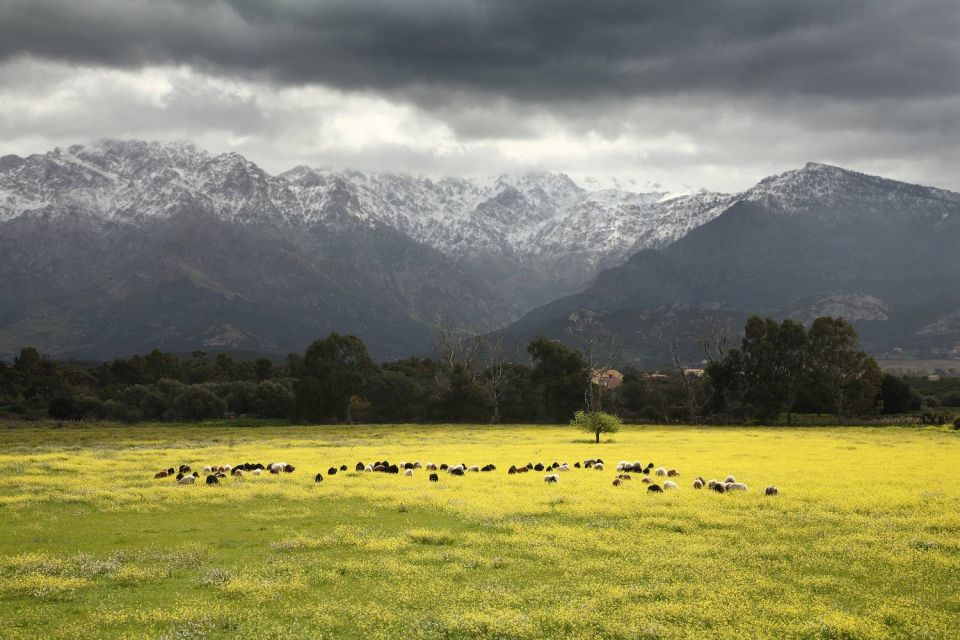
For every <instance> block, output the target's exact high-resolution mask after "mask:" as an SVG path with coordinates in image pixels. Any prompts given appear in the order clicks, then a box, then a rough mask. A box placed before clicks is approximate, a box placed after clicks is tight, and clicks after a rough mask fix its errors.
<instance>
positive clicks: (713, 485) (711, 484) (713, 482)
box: [707, 478, 720, 489]
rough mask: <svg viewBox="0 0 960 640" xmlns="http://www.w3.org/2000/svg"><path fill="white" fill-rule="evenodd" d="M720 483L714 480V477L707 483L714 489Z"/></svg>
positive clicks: (709, 487)
mask: <svg viewBox="0 0 960 640" xmlns="http://www.w3.org/2000/svg"><path fill="white" fill-rule="evenodd" d="M718 484H720V483H719V482H717V481H716V480H714V479H713V478H711V479H710V482H708V483H707V488H708V489H713V488H714V487H715V486H717V485H718Z"/></svg>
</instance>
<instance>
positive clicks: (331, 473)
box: [327, 467, 337, 476]
mask: <svg viewBox="0 0 960 640" xmlns="http://www.w3.org/2000/svg"><path fill="white" fill-rule="evenodd" d="M327 475H328V476H335V475H337V468H336V467H330V468H329V469H327Z"/></svg>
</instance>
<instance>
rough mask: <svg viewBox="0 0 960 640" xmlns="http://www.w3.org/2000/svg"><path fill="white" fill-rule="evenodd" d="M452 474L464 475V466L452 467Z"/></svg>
mask: <svg viewBox="0 0 960 640" xmlns="http://www.w3.org/2000/svg"><path fill="white" fill-rule="evenodd" d="M450 475H453V476H462V475H463V467H453V468H452V469H450Z"/></svg>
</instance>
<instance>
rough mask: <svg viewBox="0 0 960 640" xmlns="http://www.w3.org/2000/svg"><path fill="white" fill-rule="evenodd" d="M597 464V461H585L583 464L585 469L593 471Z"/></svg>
mask: <svg viewBox="0 0 960 640" xmlns="http://www.w3.org/2000/svg"><path fill="white" fill-rule="evenodd" d="M595 464H597V461H596V460H585V461H584V463H583V468H584V469H592V468H593V465H595Z"/></svg>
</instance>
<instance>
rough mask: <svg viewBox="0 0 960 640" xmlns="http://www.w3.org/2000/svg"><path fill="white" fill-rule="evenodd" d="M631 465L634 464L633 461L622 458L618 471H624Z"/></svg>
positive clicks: (618, 464)
mask: <svg viewBox="0 0 960 640" xmlns="http://www.w3.org/2000/svg"><path fill="white" fill-rule="evenodd" d="M629 466H632V465H631V463H629V462H627V461H626V460H621V461H620V462H618V463H617V467H616V471H624V470H625V469H626V468H627V467H629Z"/></svg>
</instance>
